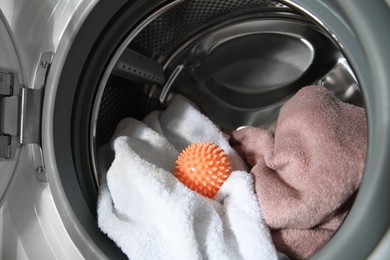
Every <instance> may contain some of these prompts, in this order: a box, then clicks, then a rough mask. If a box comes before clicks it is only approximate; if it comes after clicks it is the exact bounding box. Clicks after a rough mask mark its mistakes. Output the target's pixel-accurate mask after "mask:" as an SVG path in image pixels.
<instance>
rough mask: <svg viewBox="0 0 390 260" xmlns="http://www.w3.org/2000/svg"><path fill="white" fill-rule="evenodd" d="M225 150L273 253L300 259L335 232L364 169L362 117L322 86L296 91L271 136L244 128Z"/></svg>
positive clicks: (363, 126)
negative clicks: (251, 194)
mask: <svg viewBox="0 0 390 260" xmlns="http://www.w3.org/2000/svg"><path fill="white" fill-rule="evenodd" d="M230 143H231V145H232V146H233V148H235V149H236V150H237V151H238V152H239V154H240V155H241V156H242V157H243V158H244V159H245V161H246V162H247V164H248V165H249V167H250V168H251V170H250V171H251V172H252V173H253V175H254V177H255V188H256V193H257V195H258V198H259V201H260V205H261V208H262V212H263V215H264V219H265V221H266V224H267V225H268V226H269V227H270V228H271V229H272V237H273V240H274V243H275V246H276V248H277V249H278V250H279V251H281V252H283V253H285V254H286V255H288V256H290V257H291V258H293V259H295V258H296V259H307V258H310V257H311V256H313V254H314V253H315V252H316V251H317V250H318V249H319V248H321V247H322V246H323V245H324V243H325V242H326V241H328V240H329V239H330V238H331V236H332V235H333V234H334V233H335V231H336V230H337V229H338V227H339V226H340V224H341V223H342V221H343V219H344V217H345V216H346V215H347V212H348V210H349V208H350V207H351V205H352V199H353V197H354V195H355V193H356V191H357V189H358V187H359V184H360V182H361V179H362V174H363V170H364V165H365V158H366V149H367V125H366V117H365V111H364V109H363V108H359V107H356V106H353V105H350V104H347V103H343V102H341V101H340V100H338V99H337V98H336V97H335V96H334V95H332V94H331V93H330V92H329V91H327V90H326V89H325V88H322V87H318V86H310V87H305V88H303V89H301V90H300V91H299V92H298V93H297V94H296V95H294V96H293V97H292V98H291V99H290V100H289V101H288V102H287V103H286V104H285V105H284V106H283V107H282V109H281V112H280V115H279V118H278V122H277V126H276V130H275V133H274V134H272V133H270V132H268V131H266V130H261V129H257V128H252V127H248V128H244V129H242V130H239V131H235V132H233V133H232V138H231V140H230Z"/></svg>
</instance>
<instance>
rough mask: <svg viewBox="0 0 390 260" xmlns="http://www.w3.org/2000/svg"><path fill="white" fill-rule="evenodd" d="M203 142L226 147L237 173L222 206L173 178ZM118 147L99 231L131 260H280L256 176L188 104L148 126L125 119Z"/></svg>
mask: <svg viewBox="0 0 390 260" xmlns="http://www.w3.org/2000/svg"><path fill="white" fill-rule="evenodd" d="M198 142H210V143H214V144H216V145H219V146H220V147H221V148H222V149H224V151H225V152H226V153H227V154H228V157H229V159H230V160H231V164H232V169H233V170H234V171H233V172H232V175H231V176H230V177H229V178H228V180H227V181H226V182H225V184H224V185H223V186H222V187H221V189H220V191H219V193H218V194H217V198H216V199H215V200H212V199H209V198H206V197H203V196H201V195H199V194H197V193H196V192H193V191H191V190H189V189H188V188H187V187H186V186H184V185H183V184H182V183H181V182H179V181H178V180H177V179H176V177H175V176H174V175H173V174H172V171H173V169H174V163H175V160H176V158H177V156H178V154H179V152H180V151H181V150H182V149H184V148H185V147H186V146H188V145H190V144H191V143H198ZM112 146H113V149H114V152H115V159H114V161H113V162H112V165H111V166H110V168H109V170H108V172H107V175H105V174H103V176H102V183H101V186H100V191H99V198H98V208H97V213H98V224H99V227H100V229H101V230H102V231H103V232H104V233H106V234H107V235H108V237H110V238H111V239H112V240H113V241H115V242H116V243H117V245H118V246H119V247H120V248H121V249H122V251H123V252H124V253H125V254H126V255H127V256H128V257H129V258H130V259H153V260H154V259H169V260H171V259H180V260H182V259H267V260H268V259H277V254H276V251H275V248H274V246H273V243H272V240H271V237H270V234H269V231H268V229H267V228H266V226H265V224H264V221H263V218H262V215H261V211H260V208H259V204H258V201H257V199H256V196H255V194H254V191H253V180H252V177H251V175H249V174H248V173H247V172H245V171H243V170H244V169H245V168H244V163H243V162H242V160H241V158H240V157H239V156H238V155H237V154H236V153H235V152H234V150H233V149H232V148H231V147H230V146H229V144H228V142H227V140H226V138H225V137H224V135H223V134H222V132H221V131H220V130H219V129H218V128H217V127H216V126H215V125H214V124H213V123H212V122H211V121H210V120H209V119H208V118H207V117H205V116H204V115H203V114H201V113H200V112H199V111H198V110H197V109H196V108H195V107H194V106H193V105H192V104H191V103H190V102H189V101H188V100H186V99H185V98H184V97H182V96H176V97H175V98H174V99H173V100H172V102H171V104H170V105H169V107H168V108H167V109H166V110H165V111H164V112H153V113H151V114H150V115H149V116H148V117H147V118H145V120H144V122H140V121H137V120H135V119H132V118H127V119H124V120H123V121H122V122H121V123H120V124H119V125H118V127H117V130H116V132H115V134H114V137H113V142H112Z"/></svg>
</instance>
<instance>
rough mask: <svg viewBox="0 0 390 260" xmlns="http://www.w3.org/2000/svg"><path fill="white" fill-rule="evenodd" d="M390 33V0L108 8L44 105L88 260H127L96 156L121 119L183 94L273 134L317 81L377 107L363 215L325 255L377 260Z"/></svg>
mask: <svg viewBox="0 0 390 260" xmlns="http://www.w3.org/2000/svg"><path fill="white" fill-rule="evenodd" d="M379 17H380V18H379ZM389 26H390V12H389V6H388V5H386V3H385V2H380V1H375V2H368V1H334V2H333V3H329V2H327V1H325V2H324V3H322V2H321V1H304V0H297V1H281V2H277V1H268V0H245V1H235V0H214V1H207V0H186V1H181V0H177V1H157V0H156V1H129V2H127V1H99V2H98V3H97V4H96V6H95V7H94V8H93V9H92V11H91V12H90V14H89V15H88V17H87V18H86V19H85V21H83V23H82V25H81V26H80V28H79V30H78V33H77V35H76V37H74V38H71V39H66V38H65V39H63V42H61V44H60V47H59V49H58V52H57V54H56V55H57V57H58V59H59V60H62V62H59V63H58V64H55V63H53V66H52V68H54V69H55V71H56V72H57V73H56V75H55V76H53V77H52V78H49V81H50V80H51V81H52V82H55V86H56V88H55V91H53V92H52V95H53V96H52V97H51V101H53V102H47V101H46V100H45V107H44V109H46V110H47V111H53V113H52V114H51V115H52V117H51V118H48V119H47V120H46V123H45V124H47V125H48V127H44V133H43V144H44V147H43V148H44V152H45V160H49V161H50V160H51V161H55V162H56V163H55V164H49V167H52V168H51V169H48V172H52V173H53V174H55V175H56V176H57V177H55V178H54V177H50V176H49V177H48V181H49V182H50V185H51V186H52V187H54V188H53V194H54V197H55V201H56V204H57V206H58V208H60V211H59V212H60V213H61V217H62V218H63V219H66V220H67V221H64V223H68V224H66V225H67V228H68V232H69V234H70V236H71V237H72V239H73V240H74V241H78V242H77V243H78V246H79V247H80V248H83V250H82V251H84V252H88V253H86V255H89V256H90V255H94V256H95V257H99V256H101V255H100V254H104V255H105V256H107V257H109V258H113V257H124V255H123V254H122V253H121V252H120V250H119V249H118V248H117V247H116V246H115V245H114V244H113V243H112V242H111V240H109V239H108V238H106V237H105V236H104V235H103V234H102V233H101V232H100V231H99V229H98V227H97V225H96V213H95V212H96V201H97V194H98V189H99V180H100V173H99V170H98V165H99V164H100V163H101V162H100V161H99V158H98V156H97V152H98V150H99V148H100V147H102V145H104V144H106V143H108V142H109V141H110V138H111V136H112V135H113V132H114V130H115V127H116V125H117V124H118V122H119V121H120V120H121V119H123V118H125V117H134V118H136V119H142V118H143V117H145V116H146V115H147V114H148V113H149V112H150V111H153V110H156V109H164V108H165V107H166V104H167V102H169V100H170V99H171V98H172V97H173V96H174V95H176V94H181V95H184V96H186V97H188V98H189V99H190V100H192V101H193V102H194V103H195V104H197V105H198V106H199V107H200V108H201V110H202V112H204V113H205V114H206V115H207V116H208V117H210V118H211V119H212V120H213V121H214V122H215V123H216V124H218V125H219V126H220V127H221V129H222V130H223V131H232V130H234V129H237V128H239V127H242V126H249V125H250V126H256V127H261V128H265V129H273V127H274V126H275V122H276V120H277V117H278V113H279V109H280V107H281V106H282V105H283V104H284V103H285V102H286V101H287V100H288V99H289V98H290V97H291V96H292V95H294V94H295V93H296V92H297V91H298V90H299V89H300V88H301V87H303V86H305V85H311V84H318V85H322V86H324V87H326V88H328V89H329V90H331V91H332V92H333V93H334V94H335V95H337V96H338V97H339V98H340V99H342V100H344V101H345V102H349V103H352V104H355V105H358V106H361V107H364V108H365V109H366V114H367V118H368V130H369V136H368V141H369V142H368V156H367V160H366V168H365V173H364V179H363V183H362V185H361V187H360V190H359V193H358V196H357V199H356V200H355V202H354V205H353V208H352V211H351V212H350V214H349V215H348V217H347V219H346V221H345V222H344V224H343V225H342V227H341V229H340V230H339V231H338V232H337V233H336V235H335V236H334V237H333V238H332V240H331V241H330V242H329V243H328V244H327V246H325V248H323V249H322V250H321V251H320V252H319V253H318V254H317V257H318V258H327V259H360V258H366V257H367V256H368V255H370V254H371V253H372V252H373V251H374V249H375V248H376V246H377V245H378V243H379V242H380V241H381V239H382V237H383V236H384V234H385V232H386V231H387V229H388V226H389V221H390V209H389V206H388V203H387V202H388V198H389V194H388V193H389V189H388V188H387V186H388V185H389V184H390V182H389V174H387V172H388V169H389V168H390V165H389V160H387V159H388V158H389V156H390V152H389V150H390V141H389V139H390V133H389V132H390V115H389V111H390V109H389V102H388V100H389V99H390V84H389V83H390V76H389V73H388V68H390V56H389V55H390V54H389V51H388V45H387V44H388V42H389V41H390V39H389V34H388V28H389ZM51 71H53V70H51ZM47 96H48V94H47ZM48 144H50V145H48ZM78 225H79V226H78ZM80 230H82V231H80ZM80 232H82V235H80ZM81 236H82V237H83V239H80V237H81ZM91 248H99V250H94V249H91Z"/></svg>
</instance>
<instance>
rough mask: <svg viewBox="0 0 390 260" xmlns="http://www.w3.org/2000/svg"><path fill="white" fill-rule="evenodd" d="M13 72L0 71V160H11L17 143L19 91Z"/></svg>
mask: <svg viewBox="0 0 390 260" xmlns="http://www.w3.org/2000/svg"><path fill="white" fill-rule="evenodd" d="M20 88H21V86H20V85H19V81H18V79H17V75H16V73H14V72H10V71H4V70H0V159H9V158H12V156H13V154H14V151H15V148H16V147H17V146H19V145H20V144H19V142H18V124H19V91H20Z"/></svg>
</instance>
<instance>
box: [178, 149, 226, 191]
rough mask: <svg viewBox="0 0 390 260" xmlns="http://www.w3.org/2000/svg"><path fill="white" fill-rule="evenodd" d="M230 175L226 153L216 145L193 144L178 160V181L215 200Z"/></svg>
mask: <svg viewBox="0 0 390 260" xmlns="http://www.w3.org/2000/svg"><path fill="white" fill-rule="evenodd" d="M230 174H231V169H230V162H229V159H228V157H227V155H226V153H225V152H224V151H223V150H222V149H221V148H219V147H218V146H217V145H214V144H210V143H196V144H192V145H190V146H188V147H187V148H186V149H184V150H183V151H182V152H181V153H180V155H179V157H178V158H177V160H176V166H175V176H176V177H177V179H179V180H180V181H181V182H182V183H183V184H185V185H186V186H187V187H188V188H190V189H191V190H193V191H196V192H198V193H199V194H201V195H203V196H205V197H209V198H214V196H215V195H216V194H217V192H218V190H219V189H220V187H221V186H222V184H223V183H224V182H225V181H226V179H227V178H228V177H229V176H230Z"/></svg>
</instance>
